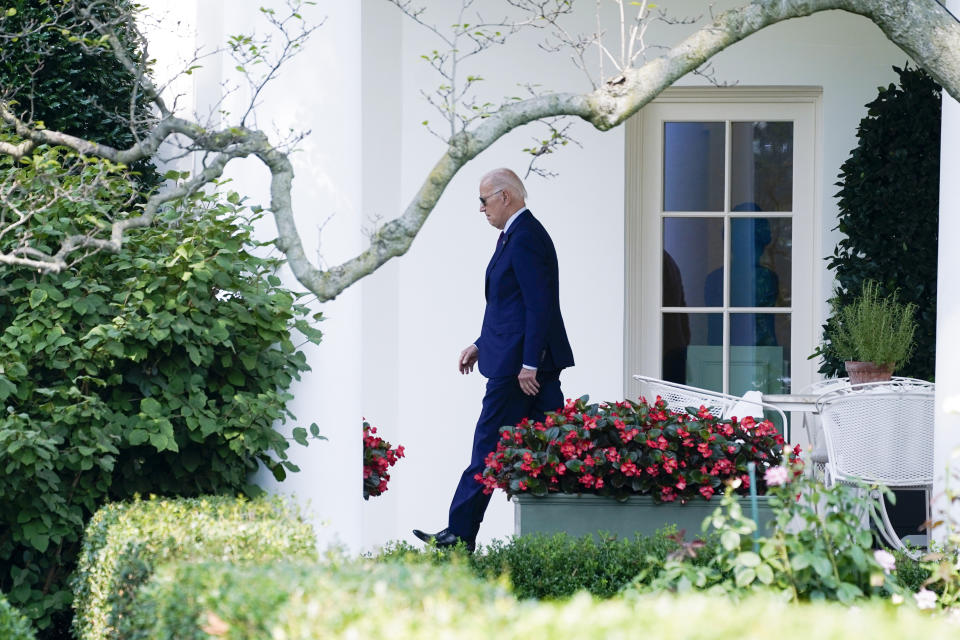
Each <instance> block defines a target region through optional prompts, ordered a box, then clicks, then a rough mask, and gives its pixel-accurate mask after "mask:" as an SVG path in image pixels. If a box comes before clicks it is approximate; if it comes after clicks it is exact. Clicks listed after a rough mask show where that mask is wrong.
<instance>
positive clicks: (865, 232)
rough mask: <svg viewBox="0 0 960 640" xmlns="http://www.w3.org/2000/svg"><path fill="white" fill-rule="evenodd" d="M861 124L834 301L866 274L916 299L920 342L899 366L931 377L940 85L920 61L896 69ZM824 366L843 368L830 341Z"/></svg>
mask: <svg viewBox="0 0 960 640" xmlns="http://www.w3.org/2000/svg"><path fill="white" fill-rule="evenodd" d="M894 70H895V71H896V72H897V73H898V74H899V76H900V83H899V85H894V84H892V83H891V84H890V86H888V87H886V88H884V89H881V90H880V94H879V95H878V96H877V98H876V100H874V101H873V102H871V103H870V104H868V105H867V115H866V117H864V118H863V120H861V121H860V126H859V128H858V129H857V138H858V139H859V143H858V144H857V147H856V148H855V149H853V151H851V152H850V157H849V158H848V159H847V161H846V162H844V163H843V165H842V166H841V167H840V175H839V178H840V181H839V182H838V183H837V186H839V187H840V191H838V192H837V194H836V195H837V198H838V199H839V200H838V204H839V207H840V214H839V216H838V219H837V228H838V229H839V230H840V231H841V232H842V233H843V234H844V235H845V236H846V237H845V238H844V239H843V240H841V241H840V242H839V243H838V244H837V247H836V248H835V249H834V252H833V256H831V257H830V258H829V259H828V263H827V264H828V266H829V267H830V268H831V269H834V270H835V271H836V277H837V285H838V291H837V294H836V303H837V304H839V305H841V306H842V305H845V304H849V303H850V302H852V301H853V299H854V298H855V297H856V296H857V295H859V294H860V289H861V287H862V285H863V282H864V281H866V280H876V281H877V282H878V283H879V284H880V293H881V294H882V295H888V294H890V293H893V291H895V290H897V289H899V291H900V301H901V302H904V303H908V302H913V303H915V304H916V305H917V322H918V325H919V326H918V329H917V334H916V337H917V348H916V351H915V352H914V354H913V357H911V358H910V360H909V361H908V362H907V363H906V364H905V365H903V366H902V367H901V368H900V370H899V371H898V372H897V373H898V374H900V375H906V376H914V377H917V378H924V379H928V380H932V379H933V374H934V358H935V351H936V326H937V227H938V220H939V201H940V191H939V189H940V91H941V90H940V86H939V85H938V84H937V83H936V82H934V80H933V79H932V78H931V77H930V76H929V75H927V74H926V73H925V72H924V71H923V70H922V69H897V68H896V67H894ZM820 372H821V373H824V374H828V375H833V376H844V375H846V373H845V372H844V368H843V362H842V361H840V359H839V358H837V357H836V355H835V354H833V353H831V352H830V350H829V348H828V349H827V353H826V354H825V357H824V362H823V365H822V366H821V367H820Z"/></svg>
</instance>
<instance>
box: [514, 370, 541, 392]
mask: <svg viewBox="0 0 960 640" xmlns="http://www.w3.org/2000/svg"><path fill="white" fill-rule="evenodd" d="M517 380H519V381H520V388H521V389H523V392H524V393H525V394H527V395H528V396H535V395H537V394H538V393H539V392H540V383H539V382H537V370H536V369H521V370H520V375H518V376H517Z"/></svg>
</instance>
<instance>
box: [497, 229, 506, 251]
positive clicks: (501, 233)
mask: <svg viewBox="0 0 960 640" xmlns="http://www.w3.org/2000/svg"><path fill="white" fill-rule="evenodd" d="M506 235H507V234H505V233H504V232H503V231H501V232H500V237H499V238H497V249H499V248H500V247H502V246H503V239H504V238H505V237H506Z"/></svg>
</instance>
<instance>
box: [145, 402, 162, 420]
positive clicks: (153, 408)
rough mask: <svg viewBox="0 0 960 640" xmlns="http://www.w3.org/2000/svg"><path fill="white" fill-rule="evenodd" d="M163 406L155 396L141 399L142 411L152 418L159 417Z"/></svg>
mask: <svg viewBox="0 0 960 640" xmlns="http://www.w3.org/2000/svg"><path fill="white" fill-rule="evenodd" d="M162 409H163V408H162V407H161V406H160V403H159V402H157V401H156V400H155V399H154V398H144V399H143V400H141V401H140V411H141V412H143V413H144V414H145V415H148V416H150V417H151V418H159V417H161V415H162Z"/></svg>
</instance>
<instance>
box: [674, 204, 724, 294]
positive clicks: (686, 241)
mask: <svg viewBox="0 0 960 640" xmlns="http://www.w3.org/2000/svg"><path fill="white" fill-rule="evenodd" d="M663 249H664V255H663V302H662V304H663V306H665V307H704V306H720V305H722V304H723V300H722V298H723V271H722V270H723V219H722V218H664V220H663ZM718 269H719V270H720V279H719V282H711V283H710V284H709V289H708V288H707V287H708V283H707V275H708V274H710V273H711V272H713V271H716V270H718ZM707 298H709V301H708V300H707Z"/></svg>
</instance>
